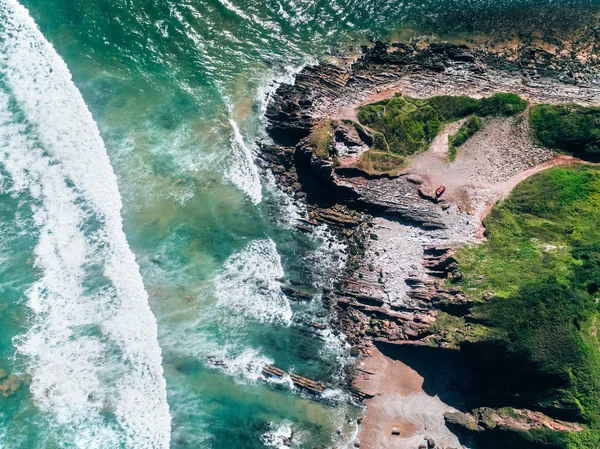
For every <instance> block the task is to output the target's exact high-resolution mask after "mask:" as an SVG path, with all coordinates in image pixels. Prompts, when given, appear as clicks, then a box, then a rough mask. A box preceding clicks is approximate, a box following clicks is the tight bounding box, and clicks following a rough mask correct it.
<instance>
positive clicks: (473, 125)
mask: <svg viewBox="0 0 600 449" xmlns="http://www.w3.org/2000/svg"><path fill="white" fill-rule="evenodd" d="M481 128H483V121H482V120H481V119H480V118H479V117H477V116H476V115H471V116H469V118H468V119H467V120H466V121H465V123H464V124H463V125H462V126H461V127H460V128H459V130H458V131H457V132H456V134H453V135H451V136H448V148H449V151H448V152H449V157H450V161H454V160H455V159H456V148H457V147H460V146H461V145H463V144H464V143H465V142H466V141H467V140H469V138H470V137H471V136H473V135H474V134H475V133H476V132H477V131H480V130H481Z"/></svg>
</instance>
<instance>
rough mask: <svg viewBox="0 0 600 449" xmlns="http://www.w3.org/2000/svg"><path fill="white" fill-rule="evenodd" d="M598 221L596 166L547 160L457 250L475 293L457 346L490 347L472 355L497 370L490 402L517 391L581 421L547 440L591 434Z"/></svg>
mask: <svg viewBox="0 0 600 449" xmlns="http://www.w3.org/2000/svg"><path fill="white" fill-rule="evenodd" d="M599 223H600V170H599V169H597V168H592V167H588V166H572V167H564V168H554V169H550V170H548V171H545V172H542V173H540V174H537V175H535V176H533V177H531V178H529V179H528V180H526V181H524V182H523V183H521V184H520V185H518V186H517V188H516V189H515V190H514V191H513V193H512V194H511V195H510V196H509V198H507V199H506V200H505V201H504V202H502V203H501V204H497V205H496V206H495V207H494V208H493V209H492V211H491V213H490V215H489V216H488V217H487V218H486V220H485V226H486V235H487V237H488V240H487V242H485V243H483V244H481V245H477V246H471V247H466V248H463V249H462V250H460V251H459V255H458V260H459V264H460V267H461V270H462V272H463V274H464V279H463V280H462V281H461V285H462V287H463V289H464V291H465V292H466V293H467V294H468V295H469V296H471V298H472V299H474V300H475V301H476V304H475V305H474V306H473V307H472V309H471V311H470V314H469V316H468V317H467V322H468V323H471V324H472V325H473V326H476V327H477V328H478V331H477V332H476V333H475V332H474V333H472V334H471V336H470V338H469V339H468V340H469V341H465V342H463V343H462V346H463V349H465V350H467V351H469V350H470V351H473V350H477V348H478V347H480V348H486V351H487V352H488V354H493V355H494V356H493V357H489V358H487V357H486V356H484V357H482V358H481V360H480V361H479V362H478V363H479V366H478V369H480V370H481V373H488V374H486V375H490V376H492V377H491V379H496V377H498V378H499V379H500V380H499V381H498V382H499V385H498V387H497V388H498V390H499V391H500V392H502V394H500V393H499V395H500V396H498V397H496V398H495V399H493V400H494V401H496V403H495V404H494V405H495V406H499V405H500V406H502V405H514V403H515V401H517V402H519V405H522V406H526V407H528V408H531V409H537V410H542V411H545V412H547V413H548V414H550V415H551V416H554V417H557V418H563V419H569V420H572V421H580V422H583V423H586V424H587V425H588V428H587V430H585V431H583V432H577V433H576V434H572V435H571V434H569V435H558V434H557V435H555V436H554V437H553V438H552V444H551V445H550V446H548V447H569V448H584V447H585V448H592V447H594V448H595V447H597V445H598V442H599V441H600V343H599V340H598V320H599V314H598V312H599V309H598V301H599V300H600V293H599V291H600V226H599V225H598V224H599ZM488 292H489V293H492V294H493V295H489V293H488ZM486 293H487V295H485V294H486ZM483 295H485V297H488V298H489V297H490V296H492V299H491V300H487V301H484V300H482V299H480V298H481V297H482V296H483ZM467 326H469V324H467ZM481 327H483V328H484V329H485V331H484V332H481ZM505 368H506V369H505ZM490 373H493V374H490ZM502 397H504V398H505V399H504V400H505V401H506V403H505V404H502V403H501V402H502V400H503V399H502ZM511 402H512V404H511ZM540 447H545V446H544V445H541V446H540Z"/></svg>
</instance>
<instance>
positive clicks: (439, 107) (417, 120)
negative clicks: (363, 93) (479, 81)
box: [358, 93, 527, 156]
mask: <svg viewBox="0 0 600 449" xmlns="http://www.w3.org/2000/svg"><path fill="white" fill-rule="evenodd" d="M526 107H527V102H526V101H525V100H523V99H521V98H520V97H518V96H517V95H514V94H504V93H499V94H495V95H493V96H492V97H490V98H484V99H481V100H477V99H475V98H470V97H466V96H449V95H444V96H438V97H432V98H429V99H427V100H422V99H417V98H410V97H402V96H395V97H393V98H391V99H389V100H383V101H379V102H377V103H373V104H370V105H366V106H362V107H361V108H360V109H359V112H358V119H359V120H360V122H361V123H362V124H363V125H365V126H368V127H370V128H371V129H373V130H374V131H377V132H379V133H381V134H382V135H383V137H384V138H385V142H386V143H387V146H388V148H389V151H390V152H392V153H394V154H398V155H401V156H409V155H412V154H415V153H418V152H421V151H423V150H425V149H427V147H428V146H429V144H430V143H431V141H432V140H433V139H434V138H435V137H436V136H437V134H438V132H439V131H440V129H441V128H442V126H443V125H444V124H445V123H448V122H452V121H455V120H459V119H461V118H464V117H468V116H470V115H473V114H476V115H478V116H489V115H500V116H509V115H515V114H518V113H521V112H523V111H524V110H525V108H526ZM475 120H476V119H473V121H475ZM381 147H385V145H383V144H381V145H380V146H379V148H378V150H379V151H381Z"/></svg>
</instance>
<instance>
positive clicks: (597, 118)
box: [529, 104, 600, 160]
mask: <svg viewBox="0 0 600 449" xmlns="http://www.w3.org/2000/svg"><path fill="white" fill-rule="evenodd" d="M529 124H530V126H531V130H532V133H533V135H534V137H535V138H536V139H537V140H538V141H539V142H540V143H541V144H542V145H544V146H546V147H548V148H552V149H555V150H560V151H565V152H567V153H570V154H573V155H576V156H579V157H581V158H584V159H588V160H600V108H597V107H583V106H578V105H575V104H569V105H549V104H542V105H537V106H534V107H533V108H532V109H531V111H530V114H529Z"/></svg>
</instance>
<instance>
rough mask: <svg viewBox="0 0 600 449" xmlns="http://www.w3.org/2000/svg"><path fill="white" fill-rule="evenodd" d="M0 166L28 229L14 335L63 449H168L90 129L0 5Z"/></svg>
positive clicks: (35, 34)
mask: <svg viewBox="0 0 600 449" xmlns="http://www.w3.org/2000/svg"><path fill="white" fill-rule="evenodd" d="M0 23H1V24H2V25H0V55H2V56H1V57H0V168H1V170H2V172H3V173H5V174H6V175H8V178H10V182H7V183H6V185H5V186H4V190H3V193H8V194H11V195H14V196H18V197H19V198H23V201H26V202H27V204H28V205H29V206H30V208H31V211H32V213H33V216H34V221H35V225H36V227H37V229H36V233H37V244H36V247H35V254H34V256H35V257H34V261H35V266H36V268H37V269H39V271H40V277H39V278H38V280H37V281H36V282H35V283H34V284H33V285H32V286H31V287H30V288H29V289H28V291H27V293H26V299H27V305H28V306H29V307H30V309H31V312H32V313H31V316H30V325H29V330H28V331H27V332H25V333H24V334H22V335H19V336H18V337H15V339H14V344H15V346H16V348H17V351H18V354H20V355H22V356H24V359H25V363H26V368H27V371H29V373H30V374H31V376H32V383H31V387H30V389H31V392H32V394H33V398H34V400H35V403H36V405H37V406H38V407H39V408H40V409H41V410H42V411H43V412H45V416H48V417H49V425H50V426H58V427H60V428H63V429H65V430H68V431H66V432H61V434H63V435H65V438H68V441H61V442H60V445H61V447H73V446H74V447H79V448H86V449H87V448H102V449H105V448H123V447H127V448H136V449H138V448H168V447H169V440H170V421H171V420H170V415H169V409H168V405H167V402H166V386H165V380H164V378H163V370H162V366H161V362H162V359H161V351H160V347H159V345H158V341H157V326H156V321H155V319H154V316H153V315H152V312H151V310H150V308H149V305H148V295H147V293H146V291H145V289H144V285H143V282H142V278H141V275H140V272H139V268H138V265H137V263H136V261H135V257H134V255H133V253H132V252H131V250H130V248H129V246H128V243H127V241H126V238H125V234H124V233H123V230H122V219H121V215H120V211H121V206H122V205H121V198H120V195H119V192H118V189H117V179H116V176H115V174H114V172H113V170H112V167H111V165H110V162H109V159H108V156H107V154H106V150H105V148H104V144H103V142H102V139H101V137H100V134H99V131H98V128H97V125H96V123H95V122H94V120H93V118H92V115H91V113H90V112H89V111H88V109H87V107H86V105H85V103H84V101H83V98H82V97H81V94H80V93H79V91H78V90H77V88H76V87H75V85H74V84H73V82H72V80H71V75H70V73H69V70H68V68H67V66H66V64H65V63H64V62H63V61H62V59H61V58H60V57H59V56H58V54H57V53H56V52H55V51H54V49H53V48H52V46H51V44H50V43H49V42H48V41H46V40H45V38H44V37H43V36H42V34H41V32H40V31H39V30H38V28H37V26H36V25H35V23H34V22H33V19H32V18H31V17H30V16H29V13H28V12H27V10H26V9H25V8H24V7H22V6H21V5H20V4H19V3H17V2H16V1H14V0H0Z"/></svg>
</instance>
